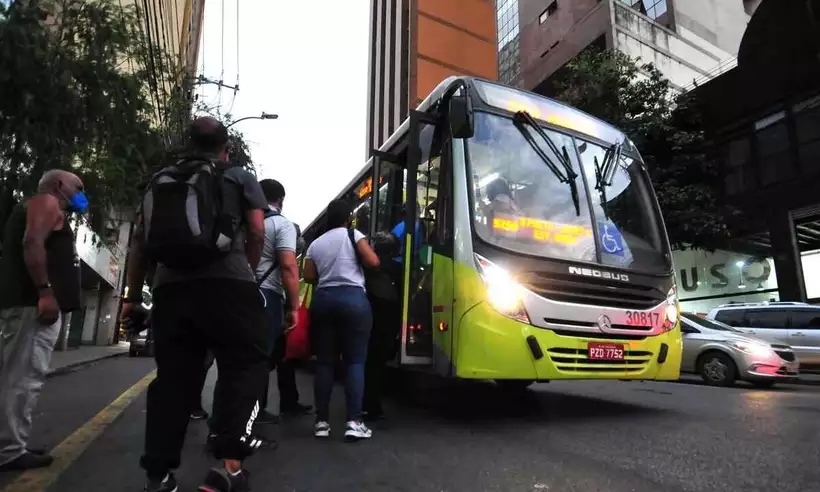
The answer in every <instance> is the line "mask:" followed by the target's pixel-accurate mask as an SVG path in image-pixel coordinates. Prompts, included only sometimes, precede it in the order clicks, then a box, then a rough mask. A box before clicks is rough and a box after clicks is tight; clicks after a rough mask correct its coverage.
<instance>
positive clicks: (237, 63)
mask: <svg viewBox="0 0 820 492" xmlns="http://www.w3.org/2000/svg"><path fill="white" fill-rule="evenodd" d="M239 22H240V21H239V0H236V81H235V82H234V85H233V95H232V96H231V104H230V106H229V107H228V111H227V114H232V113H233V105H234V103H236V96H237V93H238V92H239V32H240V31H241V29H240V28H239Z"/></svg>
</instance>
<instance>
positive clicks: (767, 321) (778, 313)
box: [745, 309, 789, 329]
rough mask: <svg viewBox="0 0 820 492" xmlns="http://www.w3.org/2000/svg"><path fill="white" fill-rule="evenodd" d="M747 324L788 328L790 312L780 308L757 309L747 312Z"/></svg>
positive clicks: (754, 326)
mask: <svg viewBox="0 0 820 492" xmlns="http://www.w3.org/2000/svg"><path fill="white" fill-rule="evenodd" d="M745 325H746V326H747V327H749V328H768V329H786V328H788V327H789V313H788V312H787V311H783V310H780V309H755V310H751V311H749V312H748V313H747V314H746V323H745Z"/></svg>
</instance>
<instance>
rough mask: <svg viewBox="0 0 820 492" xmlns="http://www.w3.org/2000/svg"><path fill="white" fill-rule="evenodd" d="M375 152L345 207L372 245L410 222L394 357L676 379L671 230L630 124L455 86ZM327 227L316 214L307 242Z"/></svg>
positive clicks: (522, 372)
mask: <svg viewBox="0 0 820 492" xmlns="http://www.w3.org/2000/svg"><path fill="white" fill-rule="evenodd" d="M372 155H373V157H372V158H371V159H370V160H369V161H368V162H367V164H366V165H365V166H364V168H363V169H362V170H361V172H359V173H358V175H357V176H356V177H355V178H354V179H353V181H352V182H351V183H350V184H349V185H348V186H347V187H345V188H344V189H343V190H342V191H341V193H339V195H338V198H348V199H350V200H353V201H354V202H355V206H356V210H357V217H358V224H357V227H358V228H359V229H360V230H362V232H364V233H365V234H367V235H369V236H370V237H375V235H376V234H377V233H380V232H381V233H384V232H389V231H392V230H393V229H394V227H395V226H396V225H397V224H398V223H400V222H402V221H404V229H403V230H404V231H408V233H407V234H403V235H401V236H400V237H402V239H403V244H402V250H403V252H402V253H401V256H400V257H399V258H396V259H395V261H396V262H397V264H396V265H392V266H394V267H395V266H397V265H398V267H397V268H395V270H396V271H397V272H398V273H397V274H396V275H395V276H394V279H395V280H396V281H397V284H398V286H399V289H398V290H399V291H400V297H399V298H400V302H399V303H398V304H397V308H396V309H400V310H401V313H400V314H401V316H396V318H397V319H401V326H400V327H397V329H396V330H395V331H396V333H398V343H399V350H398V351H397V352H398V353H397V357H396V361H395V363H396V364H398V365H399V366H401V367H408V366H412V367H416V368H424V369H426V370H429V371H431V372H435V373H438V374H440V375H442V376H447V377H453V378H463V379H484V380H495V381H498V382H500V383H502V384H506V385H509V386H511V387H525V386H527V385H529V384H531V383H533V382H536V381H549V380H555V379H648V380H675V379H677V378H678V375H679V371H680V362H681V350H682V345H681V332H680V327H679V321H678V317H679V316H678V315H679V305H678V297H677V294H676V288H675V278H674V274H673V268H672V255H671V251H670V247H669V242H668V239H667V236H666V229H665V227H664V224H663V219H662V217H661V212H660V209H659V207H658V202H657V199H656V197H655V194H654V190H653V188H652V184H651V182H650V179H649V176H648V174H647V171H646V169H645V166H644V163H643V161H642V160H641V157H640V154H639V153H638V150H637V149H636V148H635V146H634V145H633V143H632V142H631V141H630V140H629V139H628V138H627V137H626V136H625V135H624V134H623V133H622V132H620V131H619V130H618V129H616V128H614V127H612V126H610V125H608V124H607V123H604V122H602V121H600V120H598V119H596V118H593V117H591V116H589V115H587V114H585V113H583V112H581V111H578V110H576V109H573V108H571V107H568V106H565V105H563V104H560V103H558V102H556V101H553V100H551V99H548V98H545V97H542V96H540V95H537V94H533V93H529V92H524V91H520V90H517V89H514V88H510V87H505V86H503V85H499V84H498V83H495V82H490V81H486V80H482V79H478V78H473V77H450V78H448V79H446V80H444V81H443V82H442V83H441V84H440V85H439V86H438V87H437V88H436V89H435V90H434V91H433V92H432V94H430V95H429V96H428V97H427V98H426V99H425V100H424V102H422V103H421V105H420V106H419V107H418V109H417V110H415V111H411V113H410V115H409V117H408V118H407V119H406V120H405V121H404V123H403V124H402V125H401V126H400V127H399V128H398V130H396V132H395V133H393V135H391V136H390V138H389V139H388V140H387V142H386V143H385V144H384V145H383V146H382V147H381V148H380V149H378V150H374V151H373V153H372ZM406 204H416V205H417V206H415V207H413V206H407V205H406ZM406 211H407V212H406ZM322 232H324V217H323V216H322V215H320V216H319V217H317V218H316V219H315V220H314V221H313V223H311V224H310V226H308V227H307V228H306V229H305V232H304V237H305V239H306V241H307V242H308V244H309V243H310V241H312V240H313V239H315V238H316V237H318V235H320V234H321V233H322ZM384 263H385V262H384V261H383V264H384ZM383 266H384V265H383ZM305 295H306V296H308V302H309V296H310V289H306V290H305Z"/></svg>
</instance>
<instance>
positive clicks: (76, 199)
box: [68, 191, 88, 214]
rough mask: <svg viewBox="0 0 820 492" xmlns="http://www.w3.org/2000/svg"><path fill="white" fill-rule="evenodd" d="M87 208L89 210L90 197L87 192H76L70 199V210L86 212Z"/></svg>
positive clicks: (80, 212)
mask: <svg viewBox="0 0 820 492" xmlns="http://www.w3.org/2000/svg"><path fill="white" fill-rule="evenodd" d="M86 210H88V198H87V197H86V196H85V193H83V192H82V191H78V192H77V193H74V194H73V195H72V196H71V199H70V200H69V201H68V211H69V212H77V213H79V214H84V213H85V211H86Z"/></svg>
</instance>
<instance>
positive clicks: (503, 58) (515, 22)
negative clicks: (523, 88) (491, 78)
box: [496, 0, 521, 84]
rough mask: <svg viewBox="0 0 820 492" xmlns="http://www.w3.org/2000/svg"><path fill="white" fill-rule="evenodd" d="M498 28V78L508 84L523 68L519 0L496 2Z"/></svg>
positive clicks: (500, 0)
mask: <svg viewBox="0 0 820 492" xmlns="http://www.w3.org/2000/svg"><path fill="white" fill-rule="evenodd" d="M496 28H497V32H498V79H499V80H500V81H501V82H503V83H505V84H508V83H511V82H512V81H513V80H514V79H515V77H516V75H518V72H519V71H520V70H521V55H520V50H521V43H520V41H519V36H518V34H519V29H520V22H519V18H518V0H498V1H497V2H496Z"/></svg>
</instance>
